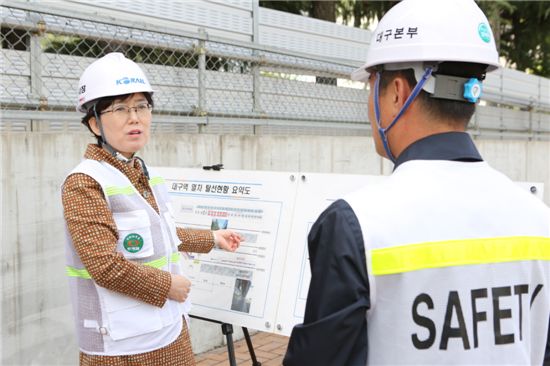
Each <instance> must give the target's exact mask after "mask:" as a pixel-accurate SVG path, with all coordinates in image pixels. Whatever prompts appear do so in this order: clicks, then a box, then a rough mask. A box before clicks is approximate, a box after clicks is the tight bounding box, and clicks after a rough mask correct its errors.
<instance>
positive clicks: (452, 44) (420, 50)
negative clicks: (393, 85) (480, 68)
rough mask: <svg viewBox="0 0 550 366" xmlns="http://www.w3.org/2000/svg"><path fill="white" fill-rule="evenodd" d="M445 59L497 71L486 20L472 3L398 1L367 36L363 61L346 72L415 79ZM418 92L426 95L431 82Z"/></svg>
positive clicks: (360, 77) (464, 0) (463, 0)
mask: <svg viewBox="0 0 550 366" xmlns="http://www.w3.org/2000/svg"><path fill="white" fill-rule="evenodd" d="M445 61H455V62H467V63H478V64H486V65H487V71H492V70H495V69H497V68H498V67H499V63H498V52H497V50H496V46H495V39H494V37H493V33H492V31H491V27H490V26H489V21H488V20H487V17H486V16H485V14H483V12H482V11H481V9H480V8H479V7H478V6H477V4H476V3H475V2H474V1H473V0H403V1H401V2H400V3H398V4H396V5H395V6H394V7H392V8H391V9H390V10H389V11H388V12H387V13H386V14H385V15H384V17H383V18H382V19H381V20H380V23H378V26H377V28H376V30H375V31H374V32H373V34H372V37H371V41H370V45H369V49H368V53H367V61H366V63H365V64H364V65H363V66H362V67H361V68H359V69H357V70H355V71H354V72H353V73H352V79H354V80H365V79H366V77H367V76H368V72H369V70H371V69H373V68H374V67H375V66H381V65H384V69H386V70H402V69H407V68H413V69H414V70H415V76H416V79H417V80H419V77H421V75H422V73H423V72H424V67H423V66H424V64H426V63H428V64H430V63H431V64H437V63H440V62H445ZM426 84H427V85H425V87H424V89H425V90H426V89H428V90H426V91H428V92H432V93H433V90H429V89H433V84H432V85H430V83H426Z"/></svg>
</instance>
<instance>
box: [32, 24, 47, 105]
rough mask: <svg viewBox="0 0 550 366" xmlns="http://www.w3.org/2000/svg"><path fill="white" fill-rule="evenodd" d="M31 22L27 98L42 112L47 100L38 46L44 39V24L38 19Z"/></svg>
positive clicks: (40, 47) (39, 47) (40, 51)
mask: <svg viewBox="0 0 550 366" xmlns="http://www.w3.org/2000/svg"><path fill="white" fill-rule="evenodd" d="M33 21H36V28H35V29H33V30H32V32H30V37H29V38H30V44H29V50H30V54H29V63H30V65H29V66H30V79H31V80H30V81H31V95H30V96H29V97H30V98H29V99H31V100H32V101H33V102H35V103H37V104H38V105H39V108H40V109H41V110H44V109H45V108H46V107H47V105H48V99H47V98H46V97H45V96H44V83H43V78H42V46H41V45H40V41H41V40H42V39H43V37H44V32H45V31H46V23H45V22H44V21H43V20H42V19H40V18H38V17H37V18H35V19H33Z"/></svg>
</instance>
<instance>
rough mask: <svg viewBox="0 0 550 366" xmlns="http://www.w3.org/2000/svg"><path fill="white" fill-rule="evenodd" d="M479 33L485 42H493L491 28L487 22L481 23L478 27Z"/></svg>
mask: <svg viewBox="0 0 550 366" xmlns="http://www.w3.org/2000/svg"><path fill="white" fill-rule="evenodd" d="M477 33H478V34H479V38H481V39H482V40H483V42H486V43H489V42H491V30H490V28H489V26H487V24H485V23H480V24H479V26H478V27H477Z"/></svg>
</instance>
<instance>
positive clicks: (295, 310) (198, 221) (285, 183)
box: [156, 168, 543, 335]
mask: <svg viewBox="0 0 550 366" xmlns="http://www.w3.org/2000/svg"><path fill="white" fill-rule="evenodd" d="M156 170H157V172H158V173H159V174H160V175H161V176H163V177H164V178H165V179H166V182H167V185H168V190H169V192H170V195H171V200H172V206H173V208H174V215H175V219H176V225H178V226H181V227H190V228H199V229H217V228H228V229H233V230H235V231H238V232H239V233H241V234H242V235H243V236H244V237H245V240H244V241H243V242H242V243H241V246H240V248H239V249H238V250H237V252H235V253H229V252H225V251H222V250H218V249H213V250H212V251H211V252H210V253H206V254H197V253H189V255H188V257H187V258H186V259H185V260H184V262H183V265H184V273H185V275H186V276H187V277H188V278H189V279H190V280H191V282H192V283H193V285H192V288H191V293H190V298H191V301H192V303H193V308H192V309H191V314H192V315H196V316H199V317H203V318H208V319H212V320H216V321H221V322H225V323H229V324H233V325H235V326H243V327H247V328H251V329H257V330H261V331H267V332H273V333H278V334H283V335H290V332H291V331H292V327H293V326H294V325H295V324H298V323H301V322H302V320H303V316H304V310H305V303H306V298H307V292H308V289H309V282H310V278H311V273H310V266H309V257H308V251H307V235H308V233H309V231H310V229H311V226H312V225H313V223H314V222H315V220H316V219H317V217H318V216H319V214H321V212H322V211H323V210H324V209H325V208H326V207H328V206H329V205H330V204H331V203H332V202H334V201H335V200H337V199H338V198H340V197H342V196H344V195H345V194H346V193H348V192H352V191H354V190H356V189H358V188H359V187H362V186H365V185H370V184H379V183H381V182H382V181H383V180H384V179H385V178H384V177H383V176H369V175H344V174H317V173H291V172H268V171H244V170H239V171H231V170H222V171H206V170H201V169H185V168H156ZM517 184H518V185H520V186H521V187H522V188H524V189H526V190H528V191H529V192H531V193H533V194H535V195H536V196H537V197H539V198H540V199H542V195H543V185H542V184H540V183H530V182H518V183H517Z"/></svg>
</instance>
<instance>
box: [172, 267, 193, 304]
mask: <svg viewBox="0 0 550 366" xmlns="http://www.w3.org/2000/svg"><path fill="white" fill-rule="evenodd" d="M189 291H191V281H189V280H188V279H187V278H185V277H183V276H180V275H176V274H172V283H171V284H170V290H169V291H168V298H169V299H171V300H175V301H177V302H184V301H185V300H186V299H187V296H188V295H189Z"/></svg>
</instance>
